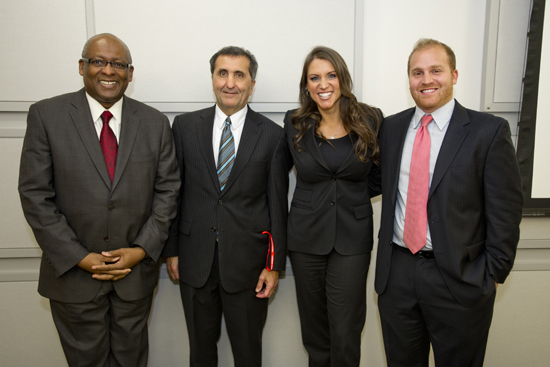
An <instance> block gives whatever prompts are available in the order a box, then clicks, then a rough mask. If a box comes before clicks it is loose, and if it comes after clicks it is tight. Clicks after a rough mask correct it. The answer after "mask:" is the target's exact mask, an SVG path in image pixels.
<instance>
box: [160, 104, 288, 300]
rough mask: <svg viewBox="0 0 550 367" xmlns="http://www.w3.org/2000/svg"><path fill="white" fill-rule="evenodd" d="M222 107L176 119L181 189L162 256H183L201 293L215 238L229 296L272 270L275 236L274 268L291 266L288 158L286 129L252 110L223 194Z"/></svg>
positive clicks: (185, 277)
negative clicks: (218, 154) (216, 138)
mask: <svg viewBox="0 0 550 367" xmlns="http://www.w3.org/2000/svg"><path fill="white" fill-rule="evenodd" d="M214 115H215V106H214V107H210V108H207V109H204V110H200V111H195V112H191V113H187V114H183V115H179V116H177V117H176V118H175V120H174V124H173V126H172V131H173V133H174V140H175V144H176V157H177V161H178V164H179V167H180V172H181V180H182V188H181V194H180V200H179V204H178V215H177V217H176V219H175V220H174V223H173V225H172V227H171V229H170V236H169V238H168V242H167V244H166V246H165V249H164V252H163V256H179V275H180V280H181V281H182V282H184V283H186V284H189V285H191V286H193V287H196V288H200V287H202V286H203V285H204V284H205V283H206V280H207V279H208V276H209V274H210V269H211V268H212V261H213V258H214V249H215V245H216V236H218V240H219V246H218V253H219V264H220V278H221V282H222V285H223V287H224V289H225V290H226V291H227V292H232V293H233V292H241V291H244V290H247V289H251V288H254V287H256V284H257V282H258V277H259V275H260V273H261V272H262V270H263V269H264V268H265V267H266V257H267V251H268V236H267V235H263V234H261V232H262V231H270V232H271V234H272V235H273V241H274V244H275V264H274V269H275V270H284V269H285V265H286V220H287V213H288V199H287V195H288V166H289V161H290V158H289V153H288V148H287V146H286V141H285V139H284V132H283V129H282V128H281V127H280V126H279V125H277V124H275V123H274V122H273V121H271V120H269V119H268V118H266V117H264V116H262V115H260V114H258V113H256V112H254V111H253V110H252V109H250V107H249V108H248V113H247V115H246V120H245V123H244V127H243V132H242V136H241V140H240V143H239V147H238V150H237V157H236V159H235V163H234V165H233V169H232V170H231V173H230V175H229V179H228V181H227V185H226V187H225V189H224V190H223V191H222V192H220V184H219V182H218V176H217V174H216V165H215V161H214V152H213V149H212V131H213V126H214Z"/></svg>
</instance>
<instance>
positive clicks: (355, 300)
mask: <svg viewBox="0 0 550 367" xmlns="http://www.w3.org/2000/svg"><path fill="white" fill-rule="evenodd" d="M370 258H371V254H370V252H369V253H366V254H360V255H349V256H345V255H340V254H339V253H337V252H336V251H332V252H331V253H329V254H328V255H312V254H304V253H299V252H290V260H291V262H292V272H293V273H294V278H295V282H296V294H297V299H298V310H299V313H300V324H301V328H302V341H303V343H304V347H305V349H306V350H307V352H308V354H309V366H310V367H329V366H334V367H336V366H338V367H346V366H354V367H357V366H359V361H360V359H361V332H362V331H363V327H364V325H365V317H366V312H367V304H366V288H367V274H368V271H369V265H370Z"/></svg>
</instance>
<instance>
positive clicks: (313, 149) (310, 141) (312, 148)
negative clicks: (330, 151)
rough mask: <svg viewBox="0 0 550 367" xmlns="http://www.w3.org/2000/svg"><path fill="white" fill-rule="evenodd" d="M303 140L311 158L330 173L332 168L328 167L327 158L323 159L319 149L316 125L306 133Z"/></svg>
mask: <svg viewBox="0 0 550 367" xmlns="http://www.w3.org/2000/svg"><path fill="white" fill-rule="evenodd" d="M302 140H303V141H304V146H305V148H306V149H307V151H308V152H309V154H311V156H312V157H313V158H314V159H315V160H316V161H317V162H319V164H320V165H321V166H323V167H325V169H326V170H328V171H330V168H329V167H328V164H327V162H326V161H325V157H323V153H321V149H319V144H317V139H315V124H312V125H311V128H310V129H309V130H308V131H306V133H305V134H304V137H303V139H302ZM331 172H332V171H331Z"/></svg>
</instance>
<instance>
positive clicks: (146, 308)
mask: <svg viewBox="0 0 550 367" xmlns="http://www.w3.org/2000/svg"><path fill="white" fill-rule="evenodd" d="M90 276H91V275H90ZM152 300H153V294H151V295H150V296H147V297H145V298H142V299H140V300H137V301H124V300H122V299H121V298H120V297H119V296H118V295H117V293H116V292H115V290H114V287H113V284H112V282H110V281H105V282H103V285H102V286H101V289H100V291H99V293H98V294H97V296H96V297H95V298H94V299H93V300H92V301H91V302H88V303H64V302H58V301H53V300H50V308H51V311H52V316H53V320H54V323H55V327H56V328H57V332H58V334H59V339H60V340H61V346H62V347H63V352H65V358H67V363H68V364H69V366H71V367H73V366H75V367H77V366H78V367H87V366H89V367H102V366H103V367H119V366H120V367H123V366H127V367H145V366H146V365H147V357H148V351H149V350H148V348H149V340H148V334H147V319H148V318H149V312H150V311H151V302H152Z"/></svg>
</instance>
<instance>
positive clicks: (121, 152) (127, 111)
mask: <svg viewBox="0 0 550 367" xmlns="http://www.w3.org/2000/svg"><path fill="white" fill-rule="evenodd" d="M136 110H137V109H136V107H135V105H134V103H133V101H132V100H131V99H129V98H126V97H124V102H123V104H122V122H121V127H120V128H121V130H120V142H119V144H118V151H117V157H116V166H115V176H114V177H113V190H114V188H115V187H116V185H117V184H118V182H119V181H120V177H122V173H123V172H124V169H125V168H126V165H127V164H128V160H129V159H130V154H131V153H132V149H133V147H134V142H135V141H136V136H137V132H138V130H139V125H140V123H141V119H140V118H139V116H138V115H137V114H136Z"/></svg>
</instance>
